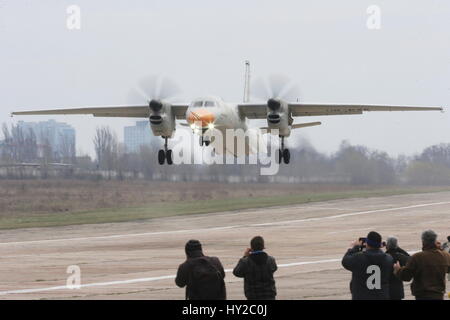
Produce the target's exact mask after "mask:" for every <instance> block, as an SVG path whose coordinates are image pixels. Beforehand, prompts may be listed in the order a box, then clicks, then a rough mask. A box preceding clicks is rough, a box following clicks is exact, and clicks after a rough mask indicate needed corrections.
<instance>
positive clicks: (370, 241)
mask: <svg viewBox="0 0 450 320" xmlns="http://www.w3.org/2000/svg"><path fill="white" fill-rule="evenodd" d="M383 244H384V243H383V242H382V239H381V235H380V234H379V233H377V232H375V231H371V232H369V234H368V235H367V238H360V239H359V240H357V241H355V242H353V244H352V247H351V248H350V249H348V251H347V253H346V254H345V255H344V257H343V259H342V266H343V267H344V268H345V269H347V270H349V271H351V272H352V280H351V282H350V292H351V294H352V299H353V300H387V299H389V279H390V276H391V274H392V272H393V264H394V260H393V258H392V257H391V256H390V255H387V254H386V253H384V252H383V251H382V250H381V249H380V248H381V247H382V245H383Z"/></svg>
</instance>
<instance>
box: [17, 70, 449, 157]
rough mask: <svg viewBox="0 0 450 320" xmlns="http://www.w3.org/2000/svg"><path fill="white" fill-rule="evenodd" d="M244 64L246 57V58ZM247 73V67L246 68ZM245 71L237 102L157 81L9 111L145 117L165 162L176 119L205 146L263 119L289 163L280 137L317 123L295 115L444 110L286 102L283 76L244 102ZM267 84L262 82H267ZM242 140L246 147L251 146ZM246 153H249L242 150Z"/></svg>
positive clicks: (26, 113) (170, 152) (246, 93)
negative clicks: (109, 98)
mask: <svg viewBox="0 0 450 320" xmlns="http://www.w3.org/2000/svg"><path fill="white" fill-rule="evenodd" d="M246 65H247V67H248V62H246ZM247 72H248V70H247ZM248 81H249V73H248V74H246V88H245V89H244V92H245V93H244V101H245V102H242V103H230V102H225V101H224V100H222V99H221V98H218V97H212V96H206V97H200V98H196V99H194V100H193V101H192V102H190V103H171V102H169V100H170V99H168V98H167V95H164V94H162V92H164V91H170V88H169V89H167V88H163V87H164V83H161V84H160V87H159V93H156V92H157V91H158V90H156V89H154V90H153V91H154V92H153V94H152V95H153V96H152V97H147V98H146V100H147V102H146V103H145V104H140V105H122V106H104V107H83V108H73V109H53V110H39V111H20V112H13V113H12V115H93V116H94V117H124V118H146V119H149V121H150V127H151V130H152V132H153V135H155V136H160V137H162V138H163V139H164V149H161V150H159V152H158V163H159V164H160V165H163V164H164V163H165V162H167V164H168V165H171V164H172V163H173V152H172V150H171V149H170V148H169V147H168V140H169V139H170V138H173V136H174V133H175V130H176V120H186V123H181V125H184V126H188V127H190V128H191V129H192V131H193V133H194V134H198V135H199V143H200V145H201V146H209V145H210V143H211V140H210V138H209V137H208V135H207V134H206V133H207V132H208V131H209V130H220V131H221V132H225V130H227V129H242V130H244V131H246V130H247V129H249V125H248V120H251V119H266V121H267V127H264V129H267V130H268V132H269V133H272V132H276V134H278V135H279V138H280V144H279V145H280V147H279V149H278V150H277V151H278V155H277V157H276V159H277V162H278V163H281V161H283V162H284V163H285V164H288V163H289V162H290V158H291V156H290V151H289V148H287V147H286V146H285V139H286V138H287V137H289V136H290V134H291V130H293V129H299V128H305V127H311V126H317V125H320V124H321V122H307V123H294V118H297V117H311V116H329V115H356V114H362V113H363V112H372V111H443V108H442V107H418V106H394V105H368V104H311V103H300V102H297V101H294V102H293V101H288V100H287V99H285V98H284V96H283V92H288V91H289V90H290V88H287V83H286V81H284V80H283V81H281V83H280V81H278V83H277V81H272V82H269V84H268V89H269V90H266V91H267V99H266V100H265V101H263V102H249V101H248V100H249V98H248V95H249V90H248ZM266 89H267V86H266ZM248 143H250V142H248V141H247V139H246V150H249V149H251V148H250V147H251V146H249V145H248ZM223 149H224V150H215V149H214V152H215V153H222V152H226V153H229V154H232V155H234V156H235V157H236V156H238V155H237V154H236V150H235V149H234V150H227V149H226V145H225V144H224V145H223ZM246 154H247V155H248V154H249V152H248V151H246Z"/></svg>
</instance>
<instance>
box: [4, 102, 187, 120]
mask: <svg viewBox="0 0 450 320" xmlns="http://www.w3.org/2000/svg"><path fill="white" fill-rule="evenodd" d="M171 108H172V112H173V113H174V114H175V117H176V118H177V119H184V118H185V114H186V109H187V108H188V105H187V104H172V105H171ZM67 114H69V115H70V114H90V115H93V116H94V117H123V118H148V117H149V116H150V109H149V106H148V105H138V106H105V107H84V108H75V109H53V110H37V111H18V112H13V113H12V115H17V116H19V115H67Z"/></svg>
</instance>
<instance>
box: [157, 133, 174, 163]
mask: <svg viewBox="0 0 450 320" xmlns="http://www.w3.org/2000/svg"><path fill="white" fill-rule="evenodd" d="M163 139H164V150H159V151H158V163H159V164H160V165H163V164H164V162H165V161H167V164H168V165H171V164H172V163H173V159H172V150H170V149H169V148H168V147H167V140H168V138H167V137H163Z"/></svg>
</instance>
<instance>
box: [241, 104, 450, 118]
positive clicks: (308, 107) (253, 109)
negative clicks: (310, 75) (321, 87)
mask: <svg viewBox="0 0 450 320" xmlns="http://www.w3.org/2000/svg"><path fill="white" fill-rule="evenodd" d="M288 105H289V109H290V112H291V114H292V116H293V117H307V116H329V115H346V114H362V113H363V112H364V111H442V110H443V109H442V107H413V106H381V105H357V104H354V105H349V104H303V103H289V104H288ZM238 107H239V111H240V112H241V114H242V115H243V116H245V117H247V118H249V119H265V118H266V117H267V105H266V104H265V103H260V104H254V103H244V104H239V105H238Z"/></svg>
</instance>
